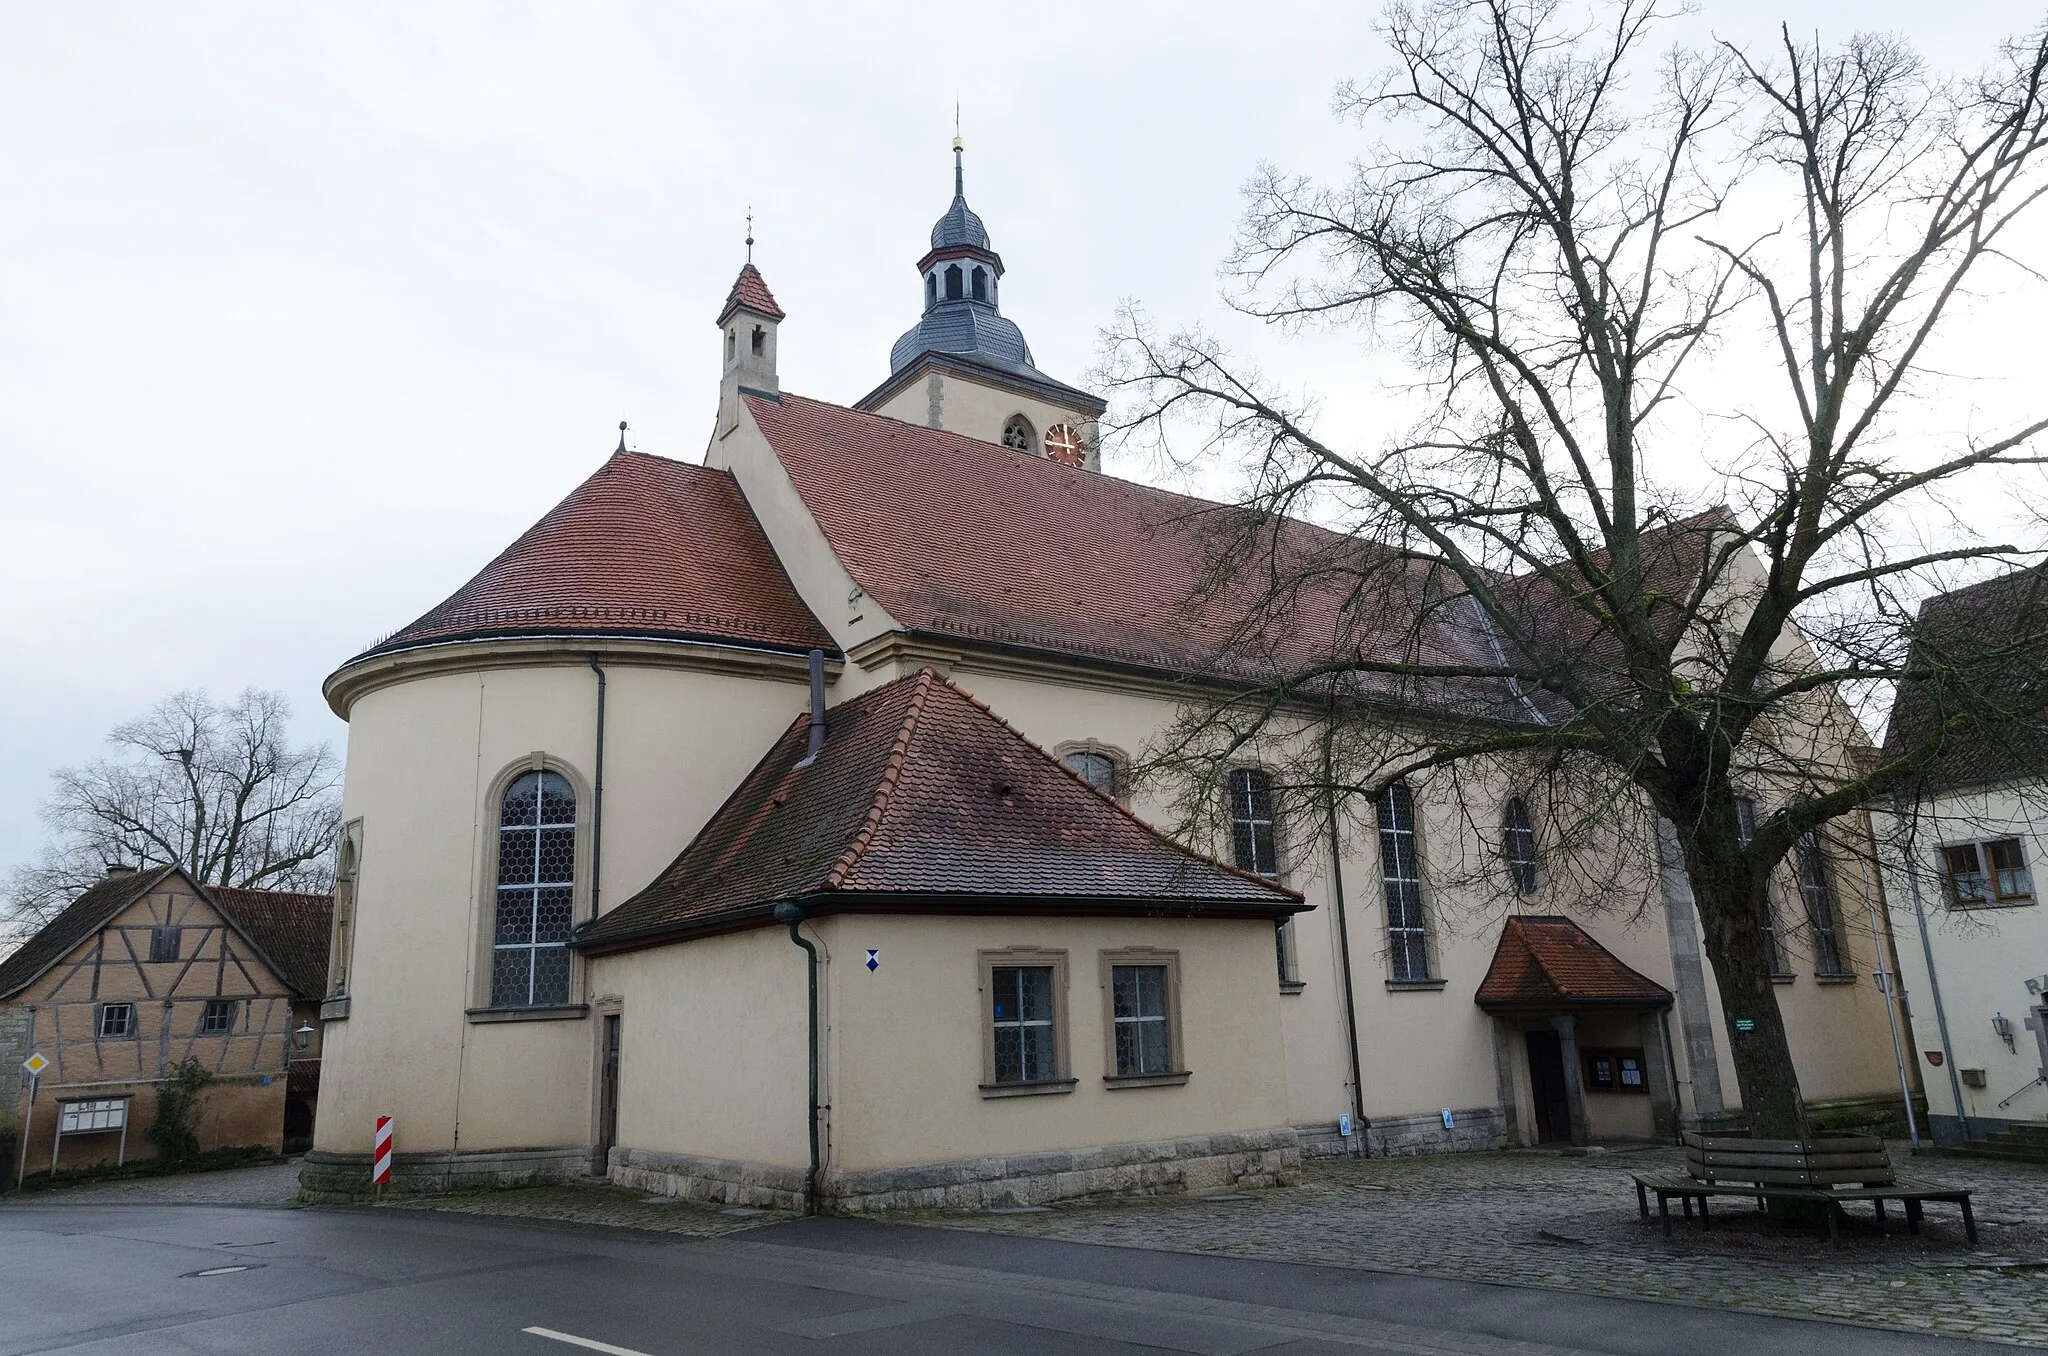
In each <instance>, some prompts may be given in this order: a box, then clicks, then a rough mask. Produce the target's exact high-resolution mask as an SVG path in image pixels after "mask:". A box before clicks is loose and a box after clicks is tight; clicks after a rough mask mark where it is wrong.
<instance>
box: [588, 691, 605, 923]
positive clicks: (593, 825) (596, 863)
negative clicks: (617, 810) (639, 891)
mask: <svg viewBox="0 0 2048 1356" xmlns="http://www.w3.org/2000/svg"><path fill="white" fill-rule="evenodd" d="M590 671H591V672H592V673H594V674H596V675H597V759H596V762H595V764H594V766H593V767H592V770H591V787H590V916H591V917H592V918H595V917H597V911H598V906H599V898H600V897H599V894H598V888H599V885H600V884H601V883H602V881H603V879H604V874H603V868H604V698H605V676H604V669H603V668H602V667H601V666H600V665H599V664H598V662H597V655H596V654H595V653H593V654H592V655H591V656H590Z"/></svg>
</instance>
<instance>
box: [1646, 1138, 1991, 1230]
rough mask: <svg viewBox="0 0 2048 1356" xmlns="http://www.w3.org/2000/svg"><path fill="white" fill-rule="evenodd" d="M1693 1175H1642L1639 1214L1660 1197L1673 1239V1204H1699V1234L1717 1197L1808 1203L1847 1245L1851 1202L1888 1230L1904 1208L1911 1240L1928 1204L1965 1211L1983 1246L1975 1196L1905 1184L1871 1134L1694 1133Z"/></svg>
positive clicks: (1688, 1151) (1689, 1149) (1688, 1161)
mask: <svg viewBox="0 0 2048 1356" xmlns="http://www.w3.org/2000/svg"><path fill="white" fill-rule="evenodd" d="M1685 1166H1686V1172H1687V1175H1686V1176H1684V1177H1678V1176H1659V1175H1655V1174H1648V1173H1644V1174H1638V1175H1637V1176H1636V1179H1635V1183H1636V1208H1637V1209H1638V1210H1639V1211H1641V1213H1642V1217H1643V1218H1644V1219H1648V1218H1649V1217H1650V1199H1649V1198H1650V1196H1651V1195H1652V1194H1654V1195H1655V1196H1656V1197H1657V1216H1658V1218H1659V1219H1661V1220H1663V1222H1664V1233H1665V1235H1666V1236H1667V1237H1668V1236H1669V1235H1670V1233H1671V1198H1672V1197H1674V1196H1676V1197H1677V1198H1678V1201H1679V1204H1680V1206H1681V1207H1682V1208H1683V1210H1684V1212H1685V1217H1686V1218H1687V1219H1691V1218H1692V1208H1693V1203H1694V1202H1695V1201H1697V1202H1698V1203H1699V1208H1700V1227H1701V1228H1702V1229H1708V1228H1711V1227H1713V1226H1712V1220H1711V1218H1710V1217H1709V1215H1708V1213H1707V1198H1708V1197H1710V1196H1747V1197H1751V1198H1753V1199H1754V1200H1755V1201H1756V1203H1757V1208H1758V1209H1763V1208H1764V1205H1765V1202H1767V1201H1772V1200H1779V1201H1806V1202H1810V1203H1812V1204H1815V1205H1818V1206H1819V1207H1820V1214H1821V1219H1822V1223H1823V1226H1824V1227H1825V1229H1826V1232H1827V1238H1828V1241H1829V1242H1830V1243H1838V1242H1840V1241H1841V1236H1840V1232H1839V1228H1838V1226H1837V1222H1836V1221H1837V1217H1838V1216H1839V1215H1840V1213H1841V1209H1842V1206H1843V1205H1844V1204H1845V1203H1847V1202H1849V1201H1869V1202H1870V1204H1871V1207H1872V1208H1873V1209H1874V1210H1875V1211H1876V1212H1877V1226H1878V1231H1879V1233H1882V1232H1883V1231H1884V1227H1885V1213H1884V1203H1885V1202H1886V1201H1898V1202H1899V1203H1900V1205H1901V1206H1902V1207H1903V1208H1904V1210H1905V1214H1906V1230H1907V1232H1908V1233H1915V1234H1917V1233H1919V1232H1920V1212H1921V1207H1922V1205H1924V1204H1925V1203H1926V1202H1928V1201H1945V1202H1950V1203H1953V1204H1955V1205H1958V1206H1960V1207H1961V1208H1962V1212H1963V1233H1964V1235H1965V1236H1966V1237H1967V1238H1968V1239H1969V1242H1970V1246H1971V1247H1975V1246H1976V1245H1977V1221H1976V1218H1975V1217H1974V1216H1973V1215H1972V1214H1971V1213H1970V1193H1969V1192H1968V1191H1967V1190H1963V1189H1959V1188H1956V1187H1947V1186H1942V1185H1940V1184H1939V1183H1935V1182H1920V1181H1912V1180H1908V1179H1905V1178H1901V1177H1899V1176H1898V1174H1897V1173H1896V1172H1895V1171H1894V1170H1893V1168H1892V1161H1891V1156H1890V1155H1889V1154H1887V1153H1886V1152H1885V1147H1884V1141H1883V1140H1881V1139H1875V1138H1872V1137H1870V1136H1866V1135H1844V1136H1838V1137H1835V1138H1830V1139H1810V1140H1805V1139H1750V1138H1748V1137H1747V1136H1741V1135H1701V1134H1691V1133H1689V1134H1687V1135H1686V1137H1685Z"/></svg>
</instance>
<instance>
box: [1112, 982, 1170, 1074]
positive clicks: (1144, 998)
mask: <svg viewBox="0 0 2048 1356" xmlns="http://www.w3.org/2000/svg"><path fill="white" fill-rule="evenodd" d="M1109 992H1110V1003H1111V1006H1112V1008H1113V1015H1114V1017H1115V1020H1116V1071H1117V1073H1118V1074H1119V1075H1120V1076H1124V1077H1129V1076H1132V1075H1138V1074H1163V1073H1170V1072H1172V1070H1173V1051H1172V1049H1171V1046H1172V1043H1173V1041H1172V1035H1171V1027H1170V1026H1169V1025H1168V1023H1167V1020H1166V1001H1167V999H1166V967H1165V966H1163V965H1114V966H1111V967H1110V971H1109Z"/></svg>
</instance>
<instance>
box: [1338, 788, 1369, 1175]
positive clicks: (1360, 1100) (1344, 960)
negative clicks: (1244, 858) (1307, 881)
mask: <svg viewBox="0 0 2048 1356" xmlns="http://www.w3.org/2000/svg"><path fill="white" fill-rule="evenodd" d="M1328 810H1329V815H1328V818H1329V825H1330V893H1331V894H1332V895H1333V896H1334V897H1335V901H1336V909H1337V958H1338V960H1339V962H1340V963H1341V964H1342V965H1343V967H1344V1036H1345V1039H1346V1041H1347V1042H1348V1043H1349V1044H1350V1047H1351V1126H1352V1130H1353V1131H1354V1132H1355V1133H1356V1134H1357V1136H1358V1144H1359V1148H1360V1150H1361V1151H1362V1152H1363V1153H1365V1154H1366V1155H1367V1156H1370V1155H1371V1153H1372V1140H1371V1139H1370V1138H1369V1137H1368V1136H1367V1135H1366V1133H1365V1132H1366V1130H1367V1129H1368V1128H1369V1127H1370V1124H1371V1123H1370V1122H1369V1121H1367V1120H1366V1118H1365V1079H1364V1076H1363V1074H1362V1073H1361V1072H1360V1070H1359V1063H1358V999H1357V996H1356V995H1355V994H1354V993H1353V992H1352V985H1351V925H1350V923H1349V921H1348V920H1347V919H1346V917H1345V914H1346V912H1347V910H1346V909H1345V907H1344V863H1343V857H1344V851H1343V845H1342V842H1341V840H1340V839H1339V838H1338V835H1337V805H1336V802H1335V801H1334V800H1333V801H1332V802H1331V803H1330V805H1329V807H1328Z"/></svg>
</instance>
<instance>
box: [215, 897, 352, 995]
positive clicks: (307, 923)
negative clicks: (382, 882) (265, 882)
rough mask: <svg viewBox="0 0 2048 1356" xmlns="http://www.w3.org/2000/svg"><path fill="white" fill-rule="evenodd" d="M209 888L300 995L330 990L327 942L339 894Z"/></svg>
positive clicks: (230, 916)
mask: <svg viewBox="0 0 2048 1356" xmlns="http://www.w3.org/2000/svg"><path fill="white" fill-rule="evenodd" d="M206 893H207V894H209V895H211V896H213V902H214V904H215V905H217V906H218V907H219V909H220V911H221V912H222V913H224V914H226V915H227V916H228V917H229V918H231V919H233V920H234V922H235V926H237V927H239V928H241V930H242V933H243V935H244V936H246V937H248V939H249V940H250V941H252V942H254V943H255V944H256V949H257V950H258V951H261V952H262V953H263V955H264V958H265V959H267V960H268V961H269V962H270V964H271V966H272V968H274V969H275V970H276V971H277V977H278V978H279V979H280V980H282V981H284V986H285V987H286V988H288V989H290V990H291V991H292V992H293V993H295V994H297V995H298V996H299V997H300V998H307V999H314V998H319V997H321V996H323V995H324V994H325V993H326V992H327V942H328V933H329V929H330V927H331V926H332V924H333V922H334V896H333V895H320V894H307V893H302V892H300V891H297V890H244V889H241V888H239V887H237V886H232V885H209V886H207V887H206Z"/></svg>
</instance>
